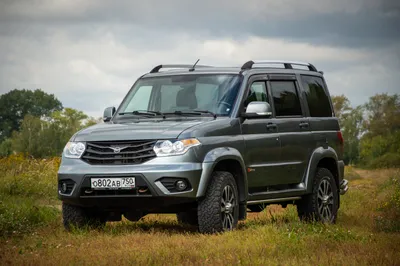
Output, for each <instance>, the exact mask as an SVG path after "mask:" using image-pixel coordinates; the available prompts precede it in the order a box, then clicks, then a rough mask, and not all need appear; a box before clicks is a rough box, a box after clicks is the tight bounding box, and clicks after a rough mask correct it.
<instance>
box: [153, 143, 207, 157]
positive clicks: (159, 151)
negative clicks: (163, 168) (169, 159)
mask: <svg viewBox="0 0 400 266" xmlns="http://www.w3.org/2000/svg"><path fill="white" fill-rule="evenodd" d="M200 144H201V143H200V141H198V140H197V139H184V140H177V141H170V140H160V141H157V143H156V144H155V145H154V148H153V150H154V152H155V153H156V155H157V156H171V155H182V154H184V153H185V152H187V151H188V150H189V149H190V148H191V147H194V146H198V145H200Z"/></svg>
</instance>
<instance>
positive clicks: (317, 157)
mask: <svg viewBox="0 0 400 266" xmlns="http://www.w3.org/2000/svg"><path fill="white" fill-rule="evenodd" d="M319 167H323V168H326V169H328V170H329V171H330V172H331V173H332V175H333V176H334V178H335V183H336V187H337V189H339V179H340V177H339V175H340V172H339V165H338V155H337V153H336V151H335V150H334V149H333V148H332V147H328V148H327V149H326V148H323V147H319V148H317V149H315V150H314V152H313V153H312V155H311V159H310V162H309V166H308V170H307V174H306V182H305V183H306V186H307V193H311V192H312V184H313V181H314V180H313V179H314V176H315V173H316V172H317V169H318V168H319Z"/></svg>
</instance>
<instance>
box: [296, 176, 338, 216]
mask: <svg viewBox="0 0 400 266" xmlns="http://www.w3.org/2000/svg"><path fill="white" fill-rule="evenodd" d="M338 203H339V193H338V189H337V186H336V182H335V179H334V177H333V175H332V173H331V172H330V171H329V170H328V169H326V168H318V169H317V172H316V174H315V177H314V183H313V192H312V194H310V195H307V196H305V197H303V199H301V200H300V201H299V202H298V203H297V212H298V215H299V217H300V219H301V220H305V221H310V220H315V221H321V222H326V223H335V222H336V217H337V212H338V207H339V204H338Z"/></svg>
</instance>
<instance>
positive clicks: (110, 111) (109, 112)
mask: <svg viewBox="0 0 400 266" xmlns="http://www.w3.org/2000/svg"><path fill="white" fill-rule="evenodd" d="M114 114H115V107H107V108H106V109H105V110H104V113H103V121H104V122H108V121H110V120H111V118H112V117H113V116H114Z"/></svg>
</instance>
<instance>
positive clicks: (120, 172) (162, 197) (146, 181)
mask: <svg viewBox="0 0 400 266" xmlns="http://www.w3.org/2000/svg"><path fill="white" fill-rule="evenodd" d="M202 172H203V164H202V163H195V162H189V161H183V162H182V161H180V160H177V158H171V159H166V158H156V159H154V160H151V161H149V162H146V163H143V164H140V165H90V164H88V163H86V162H84V161H81V160H79V159H67V158H63V162H62V164H61V166H60V168H59V171H58V183H59V189H58V198H59V199H60V200H62V201H64V202H67V203H70V204H74V205H80V206H92V207H102V208H103V207H104V208H108V207H109V208H111V209H112V208H118V207H121V208H122V207H123V208H135V209H146V210H151V209H156V208H165V207H168V206H173V205H182V203H191V202H196V200H197V196H196V195H197V191H198V187H199V183H200V179H201V175H202ZM98 176H101V177H109V178H112V177H135V178H136V182H137V184H136V187H137V189H135V191H133V190H132V191H126V190H125V191H122V190H119V191H117V192H116V191H115V190H114V191H91V189H90V178H91V177H98ZM165 179H185V180H187V182H188V183H189V184H190V187H189V188H188V189H187V190H185V191H183V192H177V191H173V192H171V189H169V188H168V186H165V182H164V183H162V182H160V180H165ZM67 180H68V182H70V184H71V189H70V191H68V192H69V193H62V192H61V189H60V184H62V183H63V182H66V181H67ZM139 188H141V189H142V192H140V190H139ZM143 191H145V192H143Z"/></svg>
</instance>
